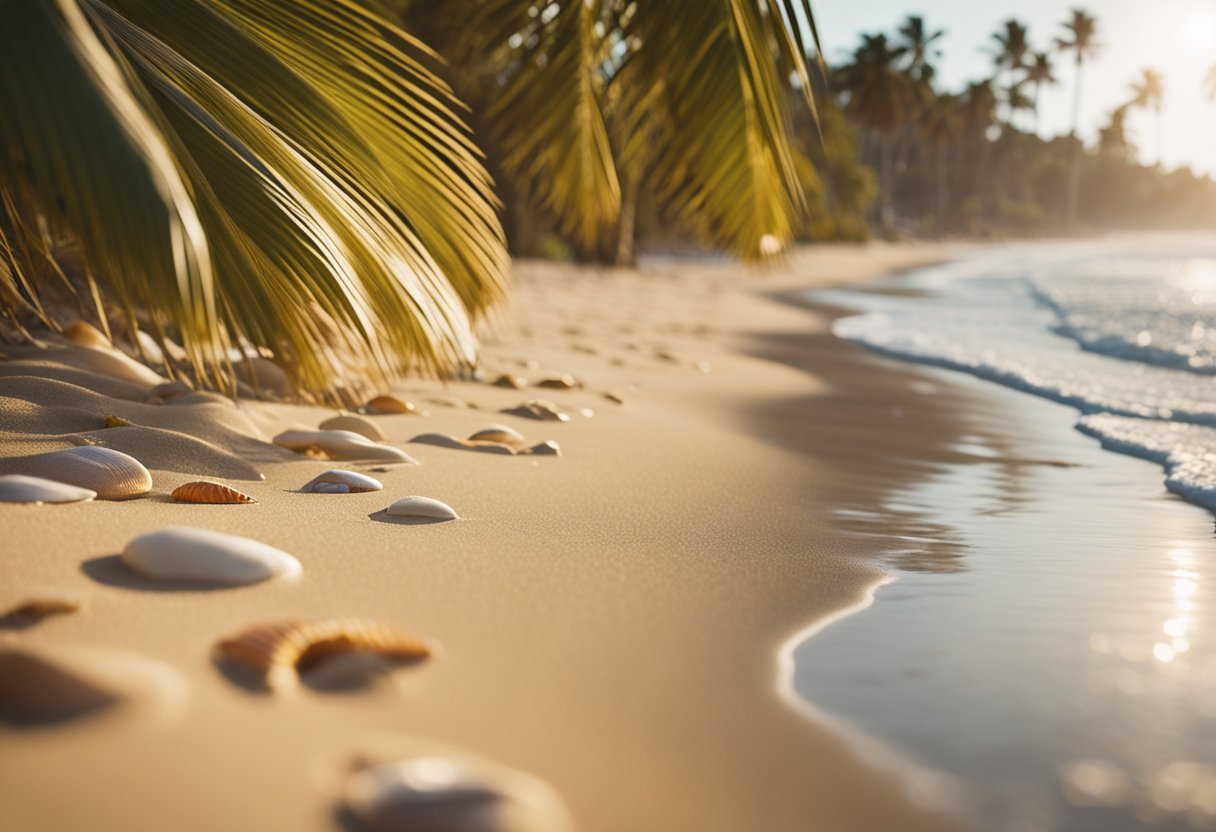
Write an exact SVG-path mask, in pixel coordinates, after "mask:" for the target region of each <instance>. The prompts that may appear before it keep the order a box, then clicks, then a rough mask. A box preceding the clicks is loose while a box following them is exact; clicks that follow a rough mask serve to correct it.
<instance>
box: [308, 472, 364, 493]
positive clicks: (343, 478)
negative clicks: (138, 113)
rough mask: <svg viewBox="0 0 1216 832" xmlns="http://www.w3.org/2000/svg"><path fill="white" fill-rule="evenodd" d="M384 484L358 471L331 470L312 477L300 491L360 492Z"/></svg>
mask: <svg viewBox="0 0 1216 832" xmlns="http://www.w3.org/2000/svg"><path fill="white" fill-rule="evenodd" d="M383 488H384V486H383V485H382V484H381V483H380V480H378V479H375V478H374V477H369V476H368V475H367V474H360V473H359V472H358V471H341V470H337V469H335V470H331V471H325V472H324V473H321V474H318V475H317V476H315V477H313V478H312V479H311V480H309V481H308V482H307V483H305V484H304V487H303V488H301V489H300V490H301V491H305V492H311V493H315V494H360V493H364V492H367V491H380V490H381V489H383Z"/></svg>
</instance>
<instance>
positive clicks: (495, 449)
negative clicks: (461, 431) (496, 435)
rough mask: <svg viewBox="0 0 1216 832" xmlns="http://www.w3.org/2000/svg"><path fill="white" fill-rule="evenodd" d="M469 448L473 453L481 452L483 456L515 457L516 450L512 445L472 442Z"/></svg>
mask: <svg viewBox="0 0 1216 832" xmlns="http://www.w3.org/2000/svg"><path fill="white" fill-rule="evenodd" d="M468 448H469V450H471V451H480V452H481V453H483V454H498V455H500V456H515V454H516V450H515V448H513V447H511V446H510V445H503V444H502V443H501V442H470V443H468Z"/></svg>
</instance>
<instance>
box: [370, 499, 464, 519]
mask: <svg viewBox="0 0 1216 832" xmlns="http://www.w3.org/2000/svg"><path fill="white" fill-rule="evenodd" d="M385 511H386V512H388V513H389V514H391V515H393V516H395V517H426V518H430V519H433V520H459V519H460V516H459V515H458V514H456V510H455V509H453V508H452V507H451V506H450V505H448V504H447V503H442V502H440V501H439V500H436V499H433V498H431V497H402V498H401V499H400V500H398V501H397V502H395V503H393V504H392V505H391V506H389V507H388V508H387V509H385Z"/></svg>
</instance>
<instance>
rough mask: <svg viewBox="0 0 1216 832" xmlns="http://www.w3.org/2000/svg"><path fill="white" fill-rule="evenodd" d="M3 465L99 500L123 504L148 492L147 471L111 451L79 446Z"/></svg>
mask: <svg viewBox="0 0 1216 832" xmlns="http://www.w3.org/2000/svg"><path fill="white" fill-rule="evenodd" d="M5 462H6V464H7V465H8V466H9V467H10V469H11V470H18V471H22V472H25V473H28V474H30V475H31V476H35V477H45V478H46V479H49V480H54V481H55V482H60V483H67V484H68V485H75V486H78V487H80V488H85V489H89V490H91V491H95V492H97V497H98V499H101V500H125V499H127V498H129V497H137V496H139V495H140V494H147V493H148V492H149V491H150V490H151V489H152V475H151V474H150V473H148V469H147V468H145V467H144V466H143V465H142V464H141V463H140V461H139V460H138V459H135V458H134V457H131V456H127V455H126V454H124V453H123V452H122V451H115V450H113V449H112V448H101V447H97V446H95V445H82V446H79V447H76V448H65V449H64V450H62V451H50V452H49V453H45V454H35V455H34V456H26V457H17V458H14V459H8V460H5Z"/></svg>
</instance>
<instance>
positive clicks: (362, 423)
mask: <svg viewBox="0 0 1216 832" xmlns="http://www.w3.org/2000/svg"><path fill="white" fill-rule="evenodd" d="M319 427H320V428H321V430H348V431H350V432H351V433H357V434H359V435H360V436H365V437H367V438H368V439H370V440H372V441H373V442H384V441H385V440H387V439H388V437H387V436H385V435H384V431H382V430H380V426H379V425H377V424H376V423H375V422H373V421H372V420H371V419H365V418H363V417H362V416H356V415H355V414H353V413H343V414H342V415H341V416H334V417H332V418H330V419H326V420H325V421H324V422H322V423H321V424H320V425H319Z"/></svg>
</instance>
